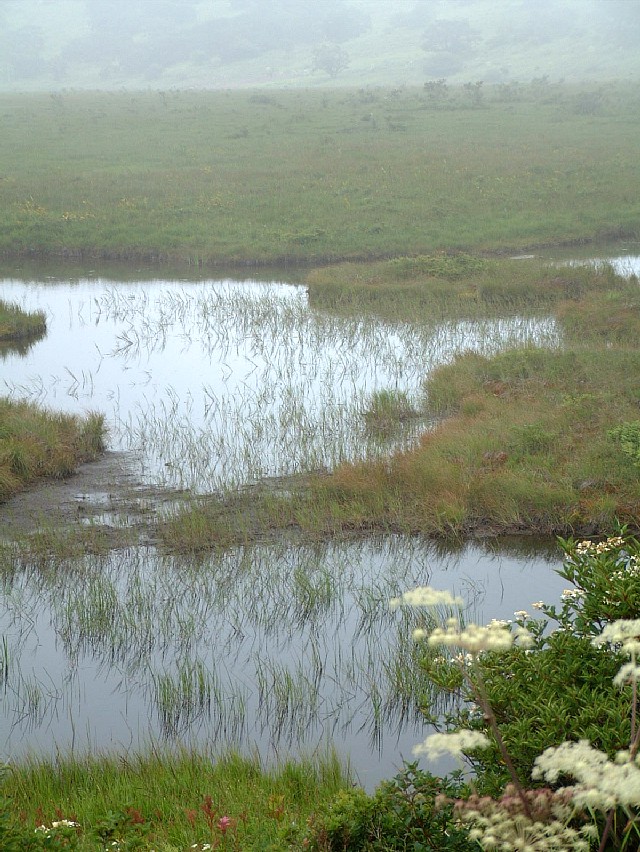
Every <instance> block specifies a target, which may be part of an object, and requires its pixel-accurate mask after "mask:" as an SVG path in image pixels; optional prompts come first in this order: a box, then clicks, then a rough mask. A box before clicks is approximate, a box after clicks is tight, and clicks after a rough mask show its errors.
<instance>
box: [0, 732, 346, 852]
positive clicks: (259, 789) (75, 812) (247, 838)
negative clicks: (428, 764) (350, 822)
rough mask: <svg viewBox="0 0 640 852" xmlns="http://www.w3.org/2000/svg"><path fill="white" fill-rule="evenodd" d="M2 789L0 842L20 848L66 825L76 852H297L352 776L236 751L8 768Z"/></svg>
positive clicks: (336, 768) (321, 761) (322, 761)
mask: <svg viewBox="0 0 640 852" xmlns="http://www.w3.org/2000/svg"><path fill="white" fill-rule="evenodd" d="M0 783H1V786H0V794H1V795H2V796H3V797H4V800H5V801H10V802H11V815H10V816H9V815H8V814H7V815H5V816H4V817H3V822H2V824H1V828H2V830H3V831H4V834H3V835H2V836H3V837H4V838H5V839H6V838H7V837H8V838H11V837H12V835H11V833H10V832H13V837H14V838H15V837H17V838H19V839H20V838H21V839H22V840H23V842H24V843H27V842H28V841H29V840H30V838H32V837H33V833H34V828H35V827H36V826H37V825H42V824H44V825H47V826H51V824H52V823H53V822H54V821H60V820H62V819H67V820H70V821H72V822H74V823H78V826H77V828H76V830H75V831H73V834H74V837H75V838H77V844H78V845H77V847H74V848H78V849H79V850H87V852H94V850H96V849H103V848H111V847H113V848H116V846H117V848H127V849H134V848H135V849H156V850H161V852H183V850H188V849H194V848H197V849H202V848H218V847H219V846H220V844H221V846H220V848H236V849H256V850H257V849H264V850H267V849H271V850H273V852H277V850H283V852H284V850H287V849H291V848H299V846H298V844H299V843H301V841H302V837H303V835H304V831H305V829H306V826H307V819H308V818H310V817H312V816H313V814H315V813H316V812H317V810H318V808H320V807H321V806H322V805H323V804H327V805H328V803H329V802H330V801H331V800H332V798H333V797H334V796H335V795H336V794H337V793H338V792H339V791H340V790H344V789H346V788H347V787H348V786H349V775H348V772H347V770H346V769H345V768H344V767H343V766H342V765H341V764H340V762H339V761H338V758H337V757H336V756H335V755H334V754H327V755H326V756H324V757H317V758H304V757H301V758H300V759H299V760H297V761H296V762H295V763H293V762H285V761H283V762H282V763H280V765H277V766H275V767H266V766H262V765H261V764H260V762H259V761H258V760H256V759H251V758H246V757H240V756H238V755H236V754H233V753H231V754H227V755H226V756H222V757H220V756H216V755H213V754H211V755H209V754H206V753H193V752H187V751H183V752H177V753H175V754H173V755H171V756H170V757H168V756H167V755H166V754H163V753H161V752H159V751H157V750H156V749H152V750H150V751H149V753H147V754H145V755H141V754H121V755H118V756H108V755H104V756H102V755H91V756H88V757H84V758H79V757H75V756H73V755H71V756H62V755H60V756H58V757H57V758H56V759H55V760H52V761H46V760H36V759H32V760H29V761H27V762H25V763H22V764H19V765H12V766H11V767H10V768H8V769H7V770H6V771H5V773H4V776H3V778H2V781H1V782H0ZM224 818H228V821H227V819H224ZM54 833H55V832H54ZM109 844H111V845H109ZM204 844H210V846H204ZM10 848H32V847H31V846H29V847H26V846H25V847H23V846H20V845H17V846H15V847H13V846H12V847H10ZM38 848H40V847H38ZM42 848H44V847H42ZM60 848H62V847H60Z"/></svg>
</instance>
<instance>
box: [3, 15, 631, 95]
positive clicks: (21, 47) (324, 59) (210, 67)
mask: <svg viewBox="0 0 640 852" xmlns="http://www.w3.org/2000/svg"><path fill="white" fill-rule="evenodd" d="M639 41H640V0H0V91H33V90H61V89H122V88H124V89H147V88H153V89H158V88H159V89H163V88H181V89H183V88H206V89H214V88H243V87H268V88H282V87H321V86H375V85H405V84H424V83H425V82H428V81H430V80H439V79H446V80H447V81H448V82H450V83H461V84H463V83H466V82H468V81H476V82H477V81H480V80H482V81H483V82H485V83H488V84H490V83H498V84H499V83H509V82H511V81H530V80H534V79H550V80H553V81H560V80H564V81H567V82H578V81H588V80H611V79H627V80H628V79H635V78H637V77H638V76H639V75H640V51H638V48H637V45H638V42H639Z"/></svg>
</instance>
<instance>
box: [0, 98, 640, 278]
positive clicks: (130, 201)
mask: <svg viewBox="0 0 640 852" xmlns="http://www.w3.org/2000/svg"><path fill="white" fill-rule="evenodd" d="M485 88H486V92H485V91H483V92H482V94H481V97H479V96H478V95H477V94H475V95H474V94H473V93H472V92H471V93H470V92H468V91H466V90H465V89H464V88H461V89H457V90H456V89H451V90H450V91H449V93H448V94H447V97H446V98H445V99H442V98H440V97H439V96H437V95H436V96H434V94H433V93H430V92H429V91H426V90H424V89H421V88H416V89H409V88H403V89H394V90H387V89H366V90H364V89H362V90H357V91H356V90H353V91H351V90H342V91H333V92H332V91H328V92H318V91H316V92H309V91H304V92H300V91H298V92H285V91H282V92H269V93H266V92H259V91H254V92H234V93H232V92H162V93H158V92H155V93H139V94H131V93H74V92H63V93H57V94H51V95H44V94H43V95H37V94H34V95H21V96H18V95H15V96H10V95H3V96H1V97H0V109H1V111H2V116H3V133H2V138H1V139H0V161H1V162H2V163H3V170H2V175H1V176H0V211H1V212H0V225H1V227H0V254H4V255H5V256H9V257H15V256H24V255H36V256H39V257H51V256H66V257H80V258H82V257H85V258H91V259H96V258H101V257H102V258H112V259H132V260H134V259H135V260H140V259H148V260H165V261H180V262H185V263H191V264H203V265H213V264H223V263H229V262H237V263H243V264H246V263H252V264H253V263H259V262H267V263H282V262H306V263H319V262H325V261H335V260H339V259H364V258H369V259H371V258H379V257H388V256H396V255H401V254H416V253H425V252H432V251H433V250H436V249H440V248H448V249H451V248H464V249H471V248H473V249H475V250H491V251H495V250H517V249H522V248H525V247H529V246H533V245H537V244H542V243H545V244H548V243H561V242H567V241H580V240H591V239H593V238H596V237H600V238H610V237H616V236H637V235H639V234H640V201H639V200H638V197H637V193H635V192H634V191H633V187H635V186H637V185H638V182H639V180H640V156H639V154H640V142H639V139H640V134H639V133H638V129H639V127H640V118H639V116H640V112H639V111H638V97H639V96H638V92H637V89H634V88H632V87H630V86H622V85H620V86H613V85H608V86H606V87H604V88H603V89H602V92H601V93H600V95H601V96H600V97H599V98H598V100H597V103H595V102H594V103H593V104H592V103H590V101H589V100H588V93H587V94H586V95H585V93H584V92H583V93H581V91H580V90H579V89H575V88H570V87H560V86H547V87H544V86H543V87H542V89H540V87H538V88H536V87H532V86H529V87H526V86H523V87H518V89H517V90H516V91H514V92H511V93H510V92H508V91H506V90H505V87H499V86H498V87H485ZM585 98H586V100H585Z"/></svg>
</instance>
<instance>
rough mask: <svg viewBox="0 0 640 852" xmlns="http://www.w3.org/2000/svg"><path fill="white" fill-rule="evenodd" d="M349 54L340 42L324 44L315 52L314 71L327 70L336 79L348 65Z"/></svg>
mask: <svg viewBox="0 0 640 852" xmlns="http://www.w3.org/2000/svg"><path fill="white" fill-rule="evenodd" d="M350 61H351V60H350V59H349V54H348V53H347V51H346V50H345V49H344V47H341V46H340V45H339V44H323V45H321V46H320V47H317V48H316V50H315V53H314V63H313V69H314V71H316V70H317V71H325V72H326V73H327V74H328V75H329V76H330V77H331V78H332V79H335V78H336V77H337V76H338V74H339V73H340V72H341V71H344V69H345V68H347V67H348V65H349V62H350Z"/></svg>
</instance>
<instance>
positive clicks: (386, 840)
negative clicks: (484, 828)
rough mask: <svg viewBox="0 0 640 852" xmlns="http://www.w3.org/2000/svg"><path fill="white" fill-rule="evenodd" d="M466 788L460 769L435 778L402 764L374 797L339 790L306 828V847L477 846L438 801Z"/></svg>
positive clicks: (455, 850)
mask: <svg viewBox="0 0 640 852" xmlns="http://www.w3.org/2000/svg"><path fill="white" fill-rule="evenodd" d="M465 792H468V789H467V787H466V786H465V785H464V784H463V783H462V781H461V779H460V775H459V774H454V775H452V776H451V777H449V778H437V777H435V776H433V775H431V774H430V773H428V772H423V771H421V770H419V769H418V767H417V764H416V763H411V764H407V765H405V767H404V769H403V770H402V772H400V773H399V774H398V775H396V777H395V778H393V779H392V780H390V781H384V782H383V783H382V784H381V785H380V786H379V787H378V788H377V790H376V791H375V793H374V794H373V795H372V796H369V795H367V794H366V793H365V792H364V790H362V789H360V788H357V787H356V788H354V789H352V790H345V791H342V792H341V793H339V794H338V795H337V797H336V798H335V800H334V801H333V802H332V804H331V806H330V808H329V809H328V810H326V811H325V812H323V813H322V814H320V815H319V816H318V817H317V818H316V820H315V821H314V822H313V824H312V825H311V827H310V834H309V836H308V837H307V839H306V844H307V846H306V848H308V849H311V850H317V852H338V850H340V852H393V850H413V852H427V850H443V852H444V850H448V852H470V850H477V848H478V847H477V845H476V844H475V843H472V842H471V841H470V840H469V838H468V835H467V832H466V830H465V829H463V828H460V827H459V826H457V825H456V824H455V822H454V821H453V817H452V806H451V805H450V804H449V805H447V804H444V805H441V800H442V799H443V798H446V799H453V798H456V797H458V796H460V795H462V794H463V793H465Z"/></svg>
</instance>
